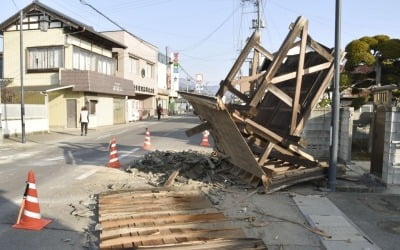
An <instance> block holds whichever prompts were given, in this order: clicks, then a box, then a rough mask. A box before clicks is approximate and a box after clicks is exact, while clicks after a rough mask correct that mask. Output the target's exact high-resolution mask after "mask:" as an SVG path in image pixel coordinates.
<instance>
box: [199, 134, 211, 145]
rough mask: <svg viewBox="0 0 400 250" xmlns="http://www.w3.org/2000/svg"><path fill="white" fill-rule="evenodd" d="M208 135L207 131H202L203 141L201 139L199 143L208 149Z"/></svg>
mask: <svg viewBox="0 0 400 250" xmlns="http://www.w3.org/2000/svg"><path fill="white" fill-rule="evenodd" d="M209 134H210V132H208V130H204V132H203V139H201V143H200V146H203V147H210V144H209V143H208V135H209Z"/></svg>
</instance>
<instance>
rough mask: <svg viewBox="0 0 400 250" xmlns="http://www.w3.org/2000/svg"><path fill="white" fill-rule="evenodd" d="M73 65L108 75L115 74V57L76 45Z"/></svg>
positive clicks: (80, 68)
mask: <svg viewBox="0 0 400 250" xmlns="http://www.w3.org/2000/svg"><path fill="white" fill-rule="evenodd" d="M72 67H73V68H74V69H78V70H89V71H95V72H99V73H102V74H106V75H114V74H115V59H113V58H109V57H106V56H103V55H99V54H95V53H93V52H90V51H88V50H84V49H81V48H78V47H74V52H73V59H72Z"/></svg>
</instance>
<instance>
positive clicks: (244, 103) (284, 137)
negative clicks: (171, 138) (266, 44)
mask: <svg viewBox="0 0 400 250" xmlns="http://www.w3.org/2000/svg"><path fill="white" fill-rule="evenodd" d="M251 53H253V57H252V58H253V59H252V62H251V65H252V67H251V72H250V74H249V76H245V77H238V73H239V71H240V69H241V68H242V66H243V63H245V61H246V59H247V58H249V57H251V55H250V54H251ZM262 58H263V63H262V64H261V66H259V65H260V62H261V61H260V60H261V59H262ZM333 59H334V58H333V51H332V50H331V49H328V48H326V47H325V46H323V45H321V44H319V43H318V42H316V41H314V40H313V39H312V38H311V37H310V35H309V34H308V21H307V19H305V18H304V17H298V18H297V20H296V21H295V22H294V23H293V24H292V25H291V27H290V31H289V33H288V35H287V36H286V38H285V40H284V42H283V43H282V45H281V47H280V49H279V50H278V52H277V53H274V54H273V53H270V52H269V51H268V50H266V49H265V48H263V47H262V46H261V44H260V35H259V33H258V32H257V31H256V32H254V33H253V34H252V36H251V37H250V38H249V39H248V42H247V44H246V45H245V47H244V48H243V50H242V52H241V53H240V55H239V56H238V58H237V60H236V61H235V63H234V64H233V66H232V68H231V69H230V71H229V73H228V75H227V76H226V78H225V79H224V80H223V81H221V83H220V88H219V90H218V91H217V93H216V97H215V101H214V100H211V99H204V98H201V97H196V96H189V97H188V98H189V99H190V101H191V102H195V103H196V104H195V105H194V107H195V108H196V107H198V109H200V110H199V111H200V112H199V116H200V117H203V118H204V119H203V120H204V123H203V124H201V125H199V126H197V127H195V128H193V129H191V130H189V131H188V132H187V134H188V135H192V134H195V133H198V132H201V131H202V130H204V129H209V130H210V132H211V134H212V135H213V136H216V137H218V138H217V140H216V144H217V147H218V146H219V147H220V148H221V151H227V152H233V150H231V148H230V147H234V145H229V144H228V143H225V142H221V140H225V139H224V138H221V135H222V134H224V133H223V132H222V131H221V130H222V129H223V126H222V127H221V126H218V124H214V123H215V122H213V120H215V119H214V118H213V117H212V116H210V115H209V114H206V113H210V112H211V109H209V108H213V109H215V110H222V111H223V110H225V111H227V112H228V113H229V117H230V118H231V119H232V121H233V122H234V123H235V124H236V127H237V129H238V130H239V132H240V134H241V136H242V137H243V138H244V139H245V141H246V143H247V146H248V147H249V148H250V150H251V152H252V154H253V157H254V159H255V160H256V165H258V168H259V169H258V170H257V171H253V170H252V169H251V168H250V167H249V166H243V168H244V169H247V170H251V172H252V173H255V175H257V177H259V178H260V179H262V180H263V183H264V185H269V184H266V183H271V181H272V182H273V178H274V176H278V175H280V174H282V173H283V174H285V175H286V176H288V173H289V172H288V171H292V172H291V173H293V171H296V170H300V169H301V171H297V172H301V174H303V175H304V174H305V172H304V168H305V169H313V168H316V167H317V168H319V167H320V166H321V165H320V164H319V163H318V161H316V160H315V159H314V157H313V156H312V155H310V154H308V153H306V152H304V151H303V146H302V141H301V133H302V132H303V129H304V126H305V123H306V121H307V119H308V118H309V116H310V113H311V111H312V109H313V108H314V107H315V106H316V105H317V104H318V102H319V101H320V99H321V97H322V96H323V94H324V91H325V90H326V89H327V87H328V85H329V84H330V81H331V79H332V76H333V69H334V63H333ZM238 86H240V87H238ZM227 92H229V93H230V94H231V95H233V96H235V97H236V99H238V100H239V102H240V103H238V104H225V103H224V102H223V99H224V98H223V97H224V95H226V94H227ZM197 104H198V105H197ZM206 106H207V107H208V108H206ZM212 112H213V111H212ZM215 115H217V113H215V114H214V116H215ZM207 119H208V120H207ZM220 122H221V121H220ZM225 127H226V128H228V127H229V126H228V125H226V126H225ZM219 140H220V141H219ZM243 154H245V153H243ZM244 157H245V156H244ZM231 159H232V161H235V159H236V162H233V164H234V165H238V164H237V163H239V162H243V161H241V159H240V158H239V157H238V156H231ZM247 159H249V158H247ZM250 165H251V164H250ZM283 166H284V168H280V170H279V171H278V167H283ZM239 167H241V166H239ZM282 169H284V170H283V171H282ZM259 170H261V171H259ZM311 171H312V170H311ZM306 172H307V173H306V174H305V175H306V176H307V178H308V179H309V178H311V177H310V173H309V172H310V171H306ZM301 174H300V175H301ZM290 175H291V177H293V176H294V175H296V173H293V175H292V174H290ZM279 178H280V180H281V181H282V175H280V177H279ZM293 180H294V182H296V179H291V181H293ZM283 182H284V178H283Z"/></svg>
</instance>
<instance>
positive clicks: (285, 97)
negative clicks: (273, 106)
mask: <svg viewBox="0 0 400 250" xmlns="http://www.w3.org/2000/svg"><path fill="white" fill-rule="evenodd" d="M268 90H269V91H270V92H271V93H272V94H274V95H275V96H276V97H278V98H279V99H280V100H281V101H282V102H284V103H286V104H287V105H288V106H289V107H292V105H293V99H292V98H291V97H290V96H288V95H287V94H286V93H285V92H283V91H282V90H281V89H280V88H278V87H276V86H275V85H273V84H269V85H268Z"/></svg>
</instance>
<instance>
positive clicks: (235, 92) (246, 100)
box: [228, 85, 250, 103]
mask: <svg viewBox="0 0 400 250" xmlns="http://www.w3.org/2000/svg"><path fill="white" fill-rule="evenodd" d="M228 89H229V91H230V92H231V93H232V94H234V95H235V96H237V97H239V99H240V100H242V101H244V102H245V103H248V102H249V101H250V100H249V97H248V96H247V95H245V94H243V93H242V92H240V91H239V90H237V89H236V88H235V87H233V86H232V85H228Z"/></svg>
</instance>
